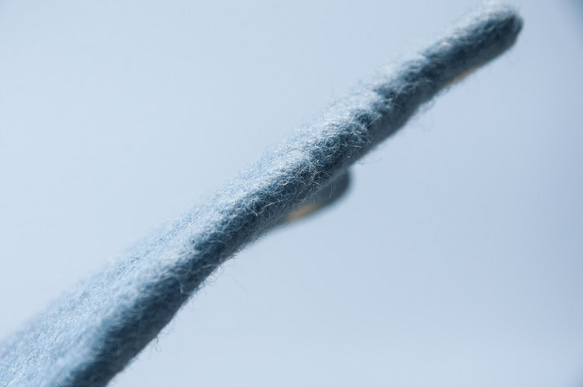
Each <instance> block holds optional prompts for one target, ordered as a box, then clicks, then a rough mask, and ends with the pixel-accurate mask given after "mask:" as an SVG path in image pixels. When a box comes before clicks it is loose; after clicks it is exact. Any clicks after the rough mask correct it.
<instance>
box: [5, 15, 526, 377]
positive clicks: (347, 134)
mask: <svg viewBox="0 0 583 387" xmlns="http://www.w3.org/2000/svg"><path fill="white" fill-rule="evenodd" d="M521 27H522V20H521V19H520V17H519V16H518V14H517V13H516V11H515V10H513V9H512V8H509V7H507V6H499V5H498V6H496V5H490V6H487V7H485V8H483V9H481V10H480V11H479V12H478V13H475V14H473V15H472V16H471V17H470V18H469V19H466V20H465V21H464V22H462V23H461V24H460V26H459V27H457V28H455V29H453V30H450V31H449V32H448V33H447V34H445V35H444V36H442V37H440V38H439V39H437V40H436V41H435V42H434V43H433V44H431V45H430V46H429V47H428V48H427V49H425V50H424V51H422V52H421V53H420V54H417V55H415V56H413V57H410V59H408V60H406V61H404V62H403V63H402V64H401V65H400V67H398V68H397V70H396V71H394V72H392V73H390V74H384V75H381V76H379V77H377V78H376V79H375V80H374V81H373V82H371V83H368V84H366V85H364V86H361V87H360V88H359V89H358V90H357V91H355V92H353V93H352V94H350V95H348V96H347V97H346V98H344V99H342V100H341V101H339V102H338V103H336V104H335V105H333V106H332V107H331V108H330V109H329V110H328V111H327V112H326V113H325V114H324V115H323V116H322V117H321V118H319V119H317V120H316V121H314V122H313V123H312V124H311V125H309V126H307V127H305V128H303V129H301V130H299V131H297V132H296V133H295V134H294V135H293V136H292V137H291V138H289V139H288V140H287V141H285V142H284V143H283V144H281V145H280V146H279V147H278V148H277V149H276V150H275V151H273V152H271V153H269V154H267V155H266V156H264V157H263V158H262V159H260V160H259V162H257V163H256V164H255V165H254V166H253V167H252V168H251V169H249V170H248V171H246V172H244V173H243V174H241V175H240V176H239V177H238V178H236V179H235V180H233V181H232V182H231V183H230V184H228V185H227V186H226V187H225V188H223V189H222V190H221V191H219V192H218V193H217V194H216V195H215V196H214V197H213V198H212V199H211V200H209V201H208V202H207V203H205V204H203V205H201V206H198V207H196V208H194V209H192V210H191V211H189V212H188V213H187V214H185V215H184V216H183V217H182V218H180V219H178V220H177V221H176V222H175V223H173V224H172V225H170V226H168V227H166V228H165V229H162V230H160V231H159V232H158V233H157V234H156V235H154V236H152V237H150V238H148V239H146V240H145V241H143V242H141V243H140V244H138V245H137V246H135V247H134V248H133V249H132V250H131V251H130V252H129V253H128V254H127V255H125V256H123V257H121V258H120V259H119V260H117V261H116V263H114V264H112V265H111V266H109V267H107V268H106V269H105V270H103V271H102V272H100V273H98V274H96V275H94V276H93V277H91V278H89V279H87V280H85V281H84V282H81V283H80V284H79V285H78V286H76V287H75V288H74V289H73V290H71V291H70V292H68V293H66V294H64V295H63V297H62V298H60V299H59V300H58V301H57V302H55V303H54V304H53V305H51V307H50V308H49V309H48V310H47V311H46V312H44V313H43V314H42V315H40V316H39V317H37V318H36V319H35V320H33V321H32V322H30V323H29V324H28V325H26V327H24V329H23V330H22V331H21V332H19V333H17V334H15V335H13V336H11V337H9V338H8V339H6V340H5V341H4V342H3V343H2V344H0V385H2V386H31V387H39V386H104V385H106V384H107V383H108V382H109V381H110V380H111V378H112V377H113V376H114V375H115V374H116V373H118V372H119V371H121V370H122V369H123V368H124V367H125V366H126V365H127V364H128V362H129V361H130V360H131V359H132V358H133V357H134V356H135V355H136V354H137V353H138V352H140V351H141V350H142V349H143V348H144V347H145V346H146V345H147V344H148V343H149V342H150V341H151V340H152V339H153V338H154V337H156V335H157V334H158V333H159V331H160V330H161V329H162V328H163V327H164V326H165V325H166V324H167V323H168V322H169V321H170V320H171V319H172V317H173V316H174V314H175V313H176V312H177V311H178V309H179V308H180V307H181V305H183V304H184V302H185V301H186V300H188V298H189V297H190V296H191V295H192V294H193V292H195V291H196V290H197V289H198V288H199V287H200V286H201V284H202V283H203V282H204V280H205V278H207V277H208V276H209V275H210V274H211V273H212V272H213V271H214V270H215V269H216V268H217V267H218V266H219V265H220V264H221V263H223V262H224V261H225V260H227V259H228V258H229V257H231V256H232V255H233V254H234V253H235V252H237V251H238V250H239V249H241V248H242V247H243V246H245V245H246V244H247V243H249V242H251V241H253V240H255V239H256V238H257V237H259V236H260V235H261V234H263V233H265V232H266V231H267V230H268V229H269V228H270V227H272V226H273V225H276V224H279V223H280V222H281V221H282V220H283V219H284V218H285V217H286V215H287V214H289V213H290V211H293V210H295V209H297V208H298V207H299V206H300V205H301V204H302V203H304V202H305V201H306V200H308V199H310V198H311V197H313V195H315V194H317V192H318V190H319V189H320V188H321V187H325V186H327V185H328V184H329V183H330V182H331V181H332V179H334V178H336V177H339V176H342V174H343V173H344V172H345V171H346V169H347V168H348V167H349V166H350V165H351V164H353V163H354V162H355V161H356V160H358V159H359V158H360V157H361V156H363V155H364V154H365V153H366V152H367V151H369V150H370V149H371V148H372V147H374V146H375V145H376V144H378V143H379V142H380V141H382V140H383V139H385V138H386V137H387V136H390V135H391V134H393V133H394V132H395V131H396V130H398V129H399V128H401V127H402V126H403V124H405V122H406V121H407V120H408V119H409V118H410V117H411V115H413V114H414V113H415V111H416V110H417V109H418V107H419V106H420V105H421V104H422V103H424V102H426V101H428V100H430V99H431V98H432V97H433V96H434V95H436V93H438V92H439V91H440V90H442V89H443V88H444V87H446V86H448V85H449V84H451V83H452V82H454V81H455V80H456V78H458V77H460V76H462V75H463V74H465V73H467V72H468V71H469V70H471V69H474V68H476V67H478V66H480V65H482V64H484V63H486V62H488V61H489V60H491V59H493V58H495V57H496V56H498V55H499V54H501V53H502V52H504V51H505V50H506V49H508V48H509V47H510V46H511V45H512V44H513V43H514V41H515V39H516V37H517V35H518V33H519V31H520V29H521Z"/></svg>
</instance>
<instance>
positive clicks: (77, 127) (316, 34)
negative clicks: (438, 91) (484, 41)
mask: <svg viewBox="0 0 583 387" xmlns="http://www.w3.org/2000/svg"><path fill="white" fill-rule="evenodd" d="M513 3H514V4H517V5H518V7H519V9H520V10H521V12H522V15H523V16H524V18H525V22H526V24H525V28H524V31H523V33H522V36H521V37H520V39H519V41H518V43H517V45H516V47H515V49H513V51H512V52H510V53H509V54H508V55H506V56H504V57H503V58H501V59H500V60H498V61H496V62H495V63H493V64H492V65H491V66H488V67H486V68H485V69H482V70H481V71H479V72H478V73H476V74H474V75H473V76H471V77H470V78H469V79H467V80H465V81H464V82H463V84H461V85H458V86H456V87H455V88H453V89H452V90H451V91H449V92H448V93H447V94H445V95H443V96H441V97H440V98H438V99H437V100H436V102H435V103H433V104H432V106H431V107H430V109H426V110H427V111H426V112H424V113H422V114H419V115H418V116H417V117H416V118H415V119H413V120H412V122H410V123H409V125H408V126H407V127H406V128H405V129H404V130H403V131H402V132H400V133H399V134H398V135H396V136H395V137H393V138H392V139H390V140H389V141H387V142H386V144H384V145H383V146H381V147H380V148H379V149H378V150H376V151H375V152H373V153H372V154H371V155H370V156H368V157H367V158H366V159H365V160H364V161H363V162H361V163H359V165H357V166H356V167H355V168H354V169H353V172H354V175H353V176H354V179H353V186H352V188H351V190H350V192H349V194H348V196H347V197H346V198H345V199H344V200H343V201H342V203H341V204H340V205H338V206H336V207H335V208H334V209H331V210H329V211H326V212H325V213H323V214H321V215H320V216H317V217H314V218H311V219H306V220H305V221H301V222H298V223H296V224H294V225H290V226H289V227H287V228H285V229H281V230H277V231H275V232H273V233H272V234H271V235H268V236H267V237H265V238H263V239H262V240H260V241H259V242H258V243H256V244H255V245H253V246H251V247H249V248H247V249H246V250H245V251H244V252H242V253H241V254H239V255H238V257H237V258H236V259H235V260H233V261H230V262H229V263H227V264H226V265H225V266H224V267H223V268H222V269H221V270H220V272H218V273H217V275H215V276H214V277H213V278H212V279H211V280H210V282H209V284H208V285H207V286H206V287H205V288H204V289H203V290H202V291H201V292H199V293H198V294H197V295H196V296H195V297H194V299H193V300H192V301H191V302H190V303H189V304H188V305H187V306H186V307H185V308H184V309H183V310H182V311H181V312H180V313H179V315H178V316H177V318H176V319H175V320H174V321H173V322H172V323H171V324H170V326H169V327H168V328H167V329H166V330H165V331H164V332H163V333H162V334H161V335H160V338H159V340H157V341H156V342H155V343H153V344H152V345H151V346H150V347H148V348H147V349H146V350H145V351H144V352H143V353H142V354H141V356H139V358H138V359H137V361H136V362H135V363H134V364H132V365H131V366H130V367H129V368H128V369H127V370H126V372H124V373H123V374H122V375H120V376H119V377H118V378H116V380H115V383H114V384H115V385H116V386H119V387H122V386H126V387H129V386H270V387H272V386H278V387H279V386H281V387H283V386H349V387H356V386H367V387H374V386H428V387H429V386H432V387H434V386H472V387H478V386H484V387H486V386H488V387H491V386H496V387H505V386H508V387H510V386H513V387H515V386H531V387H532V386H554V387H574V386H580V385H581V383H583V235H582V232H583V205H582V201H581V199H582V198H583V173H582V172H583V168H582V162H583V155H582V152H581V148H582V145H583V130H582V128H583V116H582V112H583V106H582V104H583V102H582V101H583V99H582V97H581V94H580V93H581V90H583V75H582V70H583V6H582V5H581V3H580V2H575V1H571V2H569V1H567V0H564V1H527V0H524V1H514V2H513ZM473 4H475V2H473V1H459V0H457V1H455V0H450V1H433V0H416V1H364V0H359V1H353V2H348V1H343V2H335V1H312V0H302V1H297V0H296V1H293V2H292V1H289V2H267V1H266V2H259V1H246V2H240V1H231V2H210V1H205V2H202V1H200V2H194V1H186V0H170V1H165V2H161V1H150V0H148V1H136V0H133V1H130V0H102V1H92V2H90V1H75V0H63V1H45V0H30V1H22V0H18V1H17V0H6V1H4V0H3V1H0V187H1V190H0V337H4V336H6V335H7V334H9V333H10V332H12V331H14V330H16V329H18V328H19V327H21V326H22V325H23V323H24V322H25V321H26V320H28V319H29V318H31V317H32V316H34V315H35V314H36V313H38V312H40V311H42V310H43V309H44V308H45V307H46V306H47V305H48V304H49V302H50V301H51V300H53V299H55V298H56V297H58V296H59V294H60V293H61V292H62V291H64V290H65V289H67V288H69V287H70V286H72V285H73V284H74V283H75V282H76V281H77V280H78V279H80V278H82V277H85V276H87V275H88V274H89V273H91V272H93V271H95V270H98V269H99V268H100V267H102V266H103V265H104V264H106V263H107V262H108V260H110V259H112V258H113V257H115V256H116V255H117V254H120V253H121V252H122V251H123V250H124V249H125V248H127V247H129V246H130V245H131V244H132V243H133V242H135V241H137V240H138V239H139V238H141V237H142V236H145V235H146V234H148V233H149V232H151V231H152V230H154V229H155V228H156V227H157V226H158V225H159V224H161V223H162V222H163V221H165V220H168V219H170V218H172V217H174V216H177V215H179V214H180V213H181V212H182V211H184V210H185V209H187V208H189V207H190V206H191V205H193V204H194V203H196V202H199V201H201V200H204V198H205V197H206V196H207V195H209V194H211V193H212V192H213V191H214V190H216V189H217V188H219V187H220V186H221V185H222V184H223V183H225V182H226V181H227V180H228V179H229V178H231V177H233V176H234V175H236V174H237V172H238V171H240V170H242V169H244V168H245V167H247V166H249V165H250V164H251V163H252V162H253V161H254V160H255V159H257V157H258V156H259V155H260V154H261V153H262V152H265V151H266V150H268V149H269V147H270V146H271V145H272V144H274V143H276V142H277V141H279V140H281V139H282V138H284V137H285V136H286V135H287V134H288V133H290V131H291V130H292V129H293V128H294V127H295V126H298V125H299V124H301V123H304V122H307V121H309V120H310V118H311V117H313V116H314V115H316V114H317V113H318V112H319V111H321V110H323V109H324V108H325V107H326V105H327V104H328V103H329V102H331V101H332V100H334V99H335V98H337V97H339V96H341V95H342V94H343V93H344V92H345V91H347V90H348V89H349V88H350V87H351V86H352V85H354V84H355V83H356V82H358V80H360V79H363V78H366V77H367V76H369V75H371V74H373V73H374V71H375V69H377V68H378V67H379V66H381V65H383V64H384V63H386V62H388V61H390V60H394V59H396V58H398V57H399V54H402V53H404V52H407V51H409V50H411V49H412V48H414V47H419V46H421V45H422V44H423V42H424V41H426V40H427V39H428V38H430V37H431V36H432V34H433V33H435V32H440V31H441V30H442V29H443V28H445V27H447V26H449V25H450V24H451V22H453V21H454V20H455V19H457V18H459V17H460V16H461V15H462V14H463V13H464V12H466V11H467V10H468V9H469V8H471V7H472V5H473Z"/></svg>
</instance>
